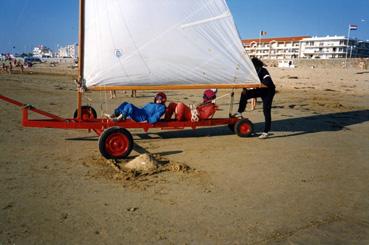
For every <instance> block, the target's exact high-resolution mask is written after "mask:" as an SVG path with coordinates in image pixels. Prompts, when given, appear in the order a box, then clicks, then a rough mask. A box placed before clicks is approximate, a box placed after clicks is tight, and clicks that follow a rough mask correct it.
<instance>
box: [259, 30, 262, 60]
mask: <svg viewBox="0 0 369 245" xmlns="http://www.w3.org/2000/svg"><path fill="white" fill-rule="evenodd" d="M261 34H262V31H260V32H259V49H260V52H261ZM260 58H261V54H260Z"/></svg>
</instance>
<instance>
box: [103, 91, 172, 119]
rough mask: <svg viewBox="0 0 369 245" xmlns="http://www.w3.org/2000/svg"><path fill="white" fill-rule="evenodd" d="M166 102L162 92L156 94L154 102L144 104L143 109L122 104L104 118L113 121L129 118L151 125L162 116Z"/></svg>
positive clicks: (126, 103) (129, 104)
mask: <svg viewBox="0 0 369 245" xmlns="http://www.w3.org/2000/svg"><path fill="white" fill-rule="evenodd" d="M166 101H167V96H166V95H165V94H164V93H163V92H160V93H158V94H156V96H155V98H154V102H151V103H148V104H146V105H145V106H144V107H143V108H138V107H136V106H135V105H133V104H131V103H128V102H124V103H122V104H121V105H120V106H119V107H118V108H117V109H115V110H114V113H113V114H112V115H105V116H106V117H107V118H109V119H112V120H113V121H124V120H126V119H127V118H130V119H132V120H134V121H136V122H148V123H152V124H153V123H156V122H158V121H159V120H160V118H161V116H162V115H164V113H165V109H166V107H165V102H166Z"/></svg>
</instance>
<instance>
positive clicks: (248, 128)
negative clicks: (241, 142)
mask: <svg viewBox="0 0 369 245" xmlns="http://www.w3.org/2000/svg"><path fill="white" fill-rule="evenodd" d="M235 131H236V134H237V135H238V136H239V137H249V136H251V135H252V134H253V133H254V124H253V123H252V122H251V121H250V120H248V119H246V118H242V119H241V120H239V121H238V122H237V123H236V125H235Z"/></svg>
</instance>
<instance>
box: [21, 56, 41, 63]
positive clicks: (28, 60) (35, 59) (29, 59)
mask: <svg viewBox="0 0 369 245" xmlns="http://www.w3.org/2000/svg"><path fill="white" fill-rule="evenodd" d="M24 63H31V64H34V63H42V60H41V59H40V58H38V57H26V58H24Z"/></svg>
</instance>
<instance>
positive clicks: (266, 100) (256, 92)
mask: <svg viewBox="0 0 369 245" xmlns="http://www.w3.org/2000/svg"><path fill="white" fill-rule="evenodd" d="M251 61H252V63H253V64H254V67H255V70H256V72H257V74H258V77H259V79H260V82H261V83H262V84H263V85H265V86H266V88H255V89H249V90H247V89H244V90H243V91H242V94H241V98H240V104H239V107H238V112H237V113H236V114H235V116H238V117H242V113H243V112H244V111H245V109H246V105H247V100H249V99H251V98H257V97H261V99H262V101H263V112H264V118H265V126H264V132H263V133H262V134H261V135H260V136H259V138H260V139H266V138H268V136H269V131H270V129H271V126H272V103H273V98H274V95H275V85H274V83H273V80H272V78H271V77H270V74H269V72H268V70H267V69H266V68H265V67H264V66H265V65H264V63H263V62H262V61H261V60H259V59H258V58H255V57H254V58H252V59H251Z"/></svg>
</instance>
